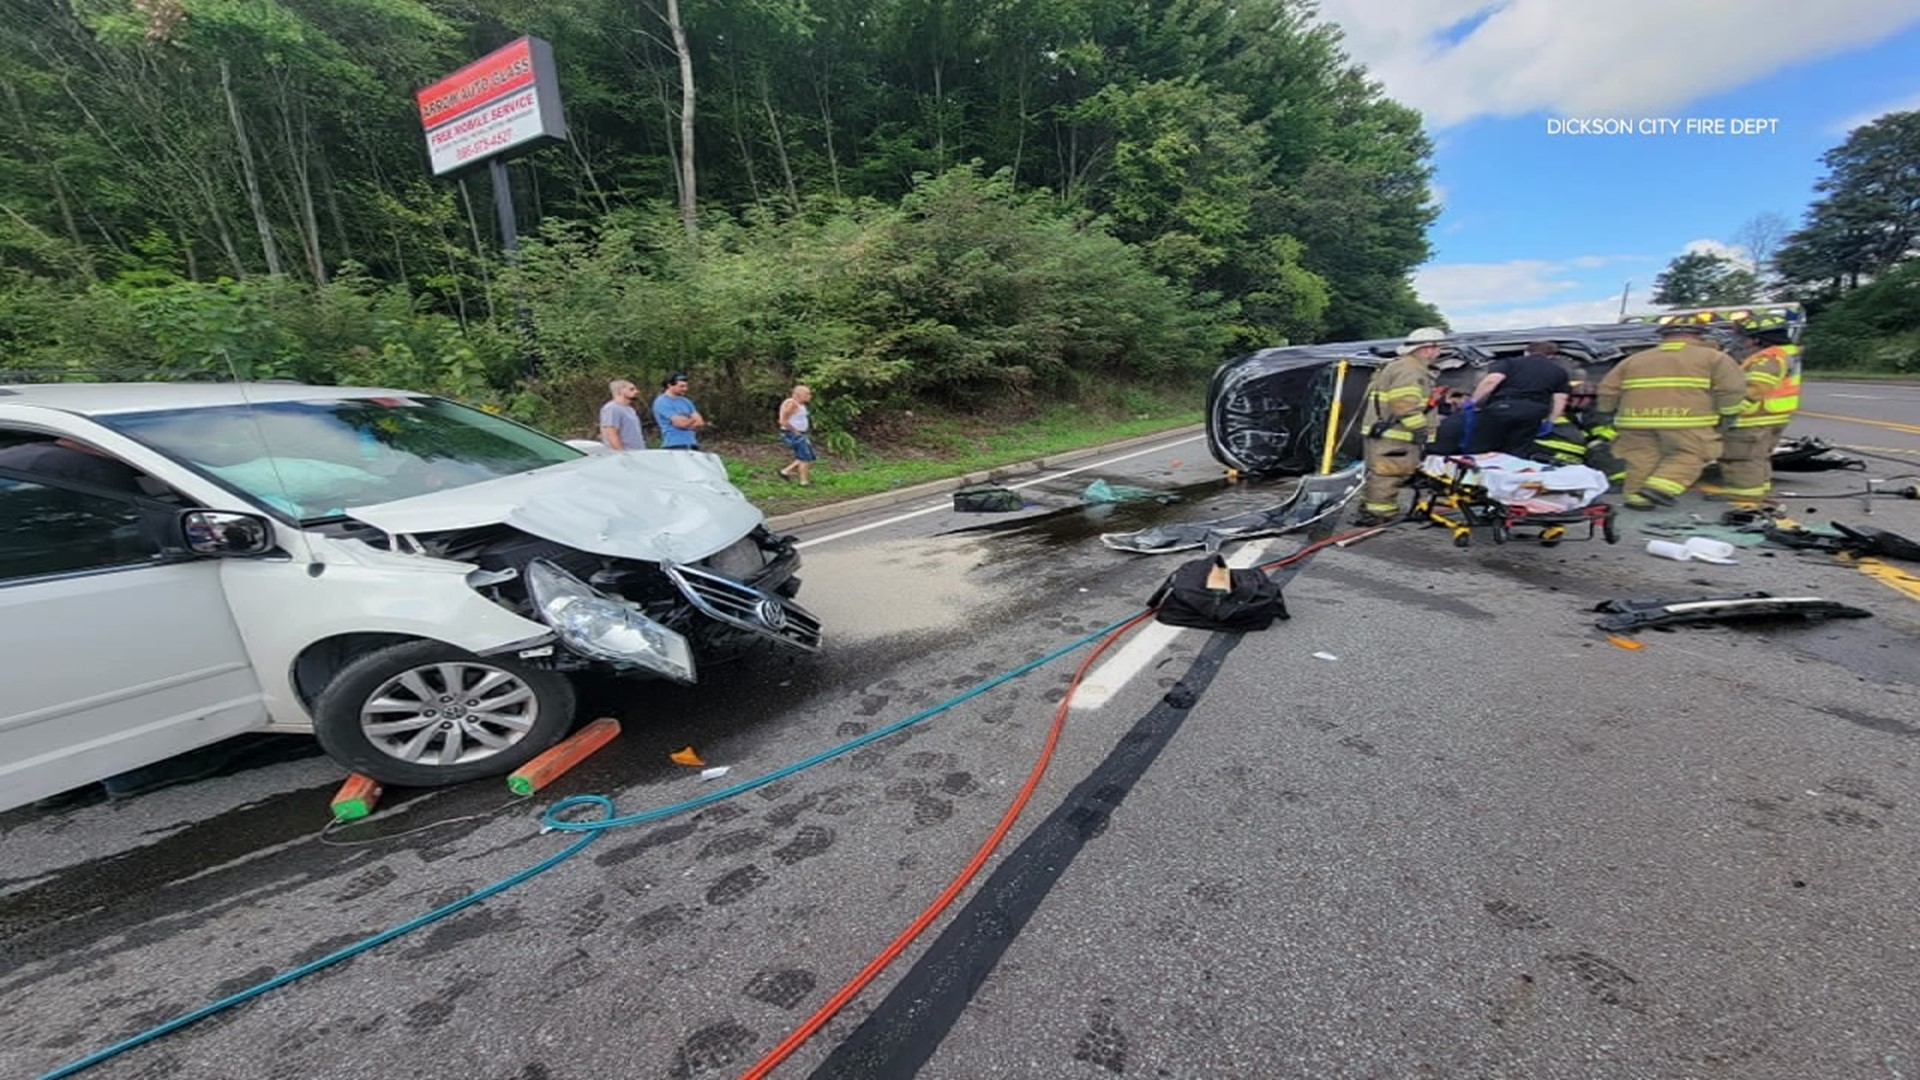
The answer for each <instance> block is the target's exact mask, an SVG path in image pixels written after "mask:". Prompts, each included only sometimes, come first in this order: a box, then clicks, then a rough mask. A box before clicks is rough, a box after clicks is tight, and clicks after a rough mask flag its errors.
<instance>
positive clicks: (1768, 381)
mask: <svg viewBox="0 0 1920 1080" xmlns="http://www.w3.org/2000/svg"><path fill="white" fill-rule="evenodd" d="M1747 381H1748V382H1750V383H1754V384H1755V385H1758V386H1779V385H1780V376H1778V375H1768V374H1767V373H1766V372H1764V371H1749V372H1747Z"/></svg>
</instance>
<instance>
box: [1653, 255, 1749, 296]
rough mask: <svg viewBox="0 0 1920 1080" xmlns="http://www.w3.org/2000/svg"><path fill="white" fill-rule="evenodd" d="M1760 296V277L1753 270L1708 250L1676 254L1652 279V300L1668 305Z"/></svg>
mask: <svg viewBox="0 0 1920 1080" xmlns="http://www.w3.org/2000/svg"><path fill="white" fill-rule="evenodd" d="M1760 298H1761V297H1760V279H1759V278H1758V277H1756V276H1755V275H1754V273H1753V271H1751V270H1748V269H1746V268H1745V267H1743V266H1741V265H1740V264H1739V263H1737V262H1734V261H1733V260H1732V259H1729V258H1727V257H1726V256H1724V255H1715V254H1713V253H1712V252H1707V251H1689V252H1687V253H1685V254H1683V255H1679V256H1676V257H1675V258H1674V260H1673V261H1672V262H1669V263H1668V264H1667V268H1666V269H1665V270H1663V271H1661V273H1660V274H1659V276H1657V277H1655V278H1654V279H1653V302H1654V303H1656V304H1664V305H1666V306H1667V307H1676V308H1693V307H1712V306H1715V305H1719V304H1749V303H1752V302H1754V301H1756V300H1759V299H1760Z"/></svg>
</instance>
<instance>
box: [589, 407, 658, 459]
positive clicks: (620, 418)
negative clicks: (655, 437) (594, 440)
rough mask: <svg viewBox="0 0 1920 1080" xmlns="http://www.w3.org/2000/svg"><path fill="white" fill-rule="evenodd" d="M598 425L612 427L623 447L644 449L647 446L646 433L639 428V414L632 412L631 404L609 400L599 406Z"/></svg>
mask: <svg viewBox="0 0 1920 1080" xmlns="http://www.w3.org/2000/svg"><path fill="white" fill-rule="evenodd" d="M600 426H601V428H603V429H604V428H612V429H614V430H615V431H617V432H619V433H620V443H621V445H622V446H623V447H624V448H625V449H628V450H645V449H646V448H647V437H646V434H645V433H644V432H642V431H641V430H640V414H639V413H637V412H634V411H633V406H631V405H622V404H620V403H619V402H617V401H609V402H607V403H606V404H605V405H602V406H600Z"/></svg>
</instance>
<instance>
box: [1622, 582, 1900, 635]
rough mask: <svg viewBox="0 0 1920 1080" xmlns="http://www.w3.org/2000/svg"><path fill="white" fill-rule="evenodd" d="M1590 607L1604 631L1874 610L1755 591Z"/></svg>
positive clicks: (1851, 615)
mask: <svg viewBox="0 0 1920 1080" xmlns="http://www.w3.org/2000/svg"><path fill="white" fill-rule="evenodd" d="M1593 610H1594V611H1597V612H1601V613H1603V614H1605V615H1606V616H1607V617H1606V618H1604V619H1600V620H1598V621H1597V623H1596V624H1595V625H1597V626H1599V628H1600V629H1602V630H1607V631H1619V630H1639V629H1642V628H1644V627H1649V626H1670V625H1673V624H1676V623H1703V622H1732V621H1738V620H1744V619H1766V618H1779V617H1786V616H1799V617H1803V618H1806V619H1809V620H1819V619H1864V618H1871V617H1872V615H1873V612H1871V611H1867V610H1864V609H1862V608H1857V607H1851V606H1849V605H1846V604H1841V603H1836V602H1834V601H1832V600H1823V599H1821V598H1819V597H1815V596H1788V597H1778V596H1774V595H1773V594H1772V593H1768V592H1757V591H1756V592H1745V593H1738V594H1735V595H1731V596H1698V597H1693V598H1691V599H1685V600H1635V599H1626V600H1605V601H1602V602H1601V603H1599V604H1597V605H1595V606H1594V608H1593Z"/></svg>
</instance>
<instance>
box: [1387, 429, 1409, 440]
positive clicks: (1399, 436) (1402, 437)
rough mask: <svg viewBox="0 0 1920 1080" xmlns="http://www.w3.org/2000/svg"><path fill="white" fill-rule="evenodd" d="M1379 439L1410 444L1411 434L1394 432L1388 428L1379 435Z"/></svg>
mask: <svg viewBox="0 0 1920 1080" xmlns="http://www.w3.org/2000/svg"><path fill="white" fill-rule="evenodd" d="M1380 437H1381V438H1383V439H1392V440H1394V441H1395V442H1412V441H1413V432H1411V431H1395V430H1393V429H1392V428H1388V429H1387V430H1385V431H1383V432H1381V433H1380Z"/></svg>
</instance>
